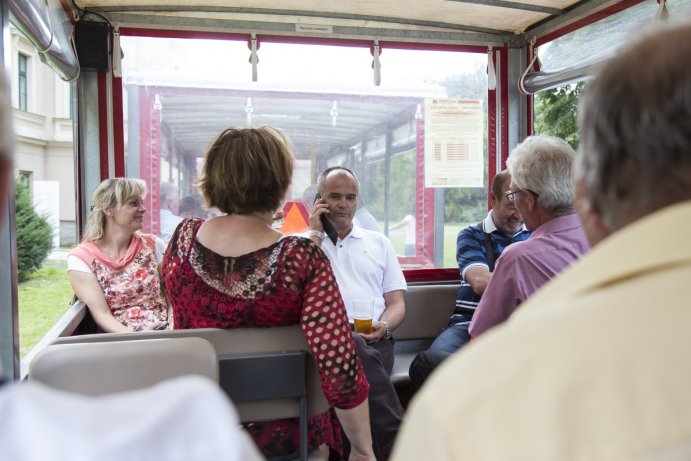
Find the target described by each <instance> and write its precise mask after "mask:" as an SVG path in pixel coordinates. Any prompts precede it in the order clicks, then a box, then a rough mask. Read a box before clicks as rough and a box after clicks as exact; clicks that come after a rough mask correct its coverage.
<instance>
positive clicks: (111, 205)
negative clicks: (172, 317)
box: [67, 178, 169, 332]
mask: <svg viewBox="0 0 691 461" xmlns="http://www.w3.org/2000/svg"><path fill="white" fill-rule="evenodd" d="M145 195H146V184H145V183H144V181H142V180H141V179H129V178H112V179H107V180H105V181H103V182H102V183H101V184H100V185H99V186H98V187H97V188H96V191H94V195H93V198H92V200H93V207H92V209H91V214H90V215H89V219H88V221H87V225H86V231H85V233H84V239H83V241H82V243H80V244H79V245H78V246H77V247H76V248H74V249H73V250H72V251H71V252H70V254H69V256H68V257H67V277H68V278H69V280H70V283H71V284H72V290H73V291H74V293H75V295H77V298H79V299H80V300H82V301H84V303H86V305H87V306H88V308H89V311H90V312H91V315H92V316H93V318H94V320H95V321H96V323H97V324H98V326H99V327H101V329H103V331H105V332H123V331H141V330H151V329H154V328H155V329H161V328H165V327H166V325H167V323H168V310H169V309H168V304H167V302H166V299H165V296H164V293H163V290H162V288H161V281H160V277H159V273H158V263H159V262H160V260H161V258H162V256H163V251H165V248H164V245H163V242H162V241H161V239H159V238H158V237H156V236H155V235H151V234H142V233H141V232H140V229H141V228H142V225H143V218H144V212H145V211H146V208H144V202H143V200H144V196H145Z"/></svg>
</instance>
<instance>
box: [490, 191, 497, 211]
mask: <svg viewBox="0 0 691 461" xmlns="http://www.w3.org/2000/svg"><path fill="white" fill-rule="evenodd" d="M498 202H499V200H498V199H497V196H496V195H494V192H491V191H490V193H489V204H490V205H491V206H492V209H494V208H496V206H497V203H498Z"/></svg>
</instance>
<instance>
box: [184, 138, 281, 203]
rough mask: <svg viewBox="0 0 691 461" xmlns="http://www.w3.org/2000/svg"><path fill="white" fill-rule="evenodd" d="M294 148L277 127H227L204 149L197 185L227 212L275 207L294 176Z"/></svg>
mask: <svg viewBox="0 0 691 461" xmlns="http://www.w3.org/2000/svg"><path fill="white" fill-rule="evenodd" d="M293 162H294V160H293V152H292V149H291V146H290V142H289V140H288V138H287V137H286V136H285V135H284V134H283V133H282V132H281V131H280V130H278V129H276V128H273V127H269V126H262V127H259V128H244V129H237V128H228V129H226V130H224V131H223V132H221V134H219V135H218V137H216V139H215V140H214V141H213V142H212V143H211V146H209V149H208V150H207V152H206V158H205V160H204V168H203V170H202V175H201V178H200V179H199V183H198V185H199V189H200V190H201V192H202V194H204V199H205V201H206V205H207V206H208V207H216V208H218V209H219V210H221V211H222V212H224V213H228V214H248V213H253V212H257V211H260V212H262V211H274V210H275V209H276V208H278V207H279V206H280V205H281V201H282V200H283V198H284V196H285V194H286V191H287V190H288V187H289V186H290V183H291V181H292V179H293Z"/></svg>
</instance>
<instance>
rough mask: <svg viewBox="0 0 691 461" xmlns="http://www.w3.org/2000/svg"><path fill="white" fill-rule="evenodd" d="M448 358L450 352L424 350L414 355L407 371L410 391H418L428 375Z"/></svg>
mask: <svg viewBox="0 0 691 461" xmlns="http://www.w3.org/2000/svg"><path fill="white" fill-rule="evenodd" d="M450 356H451V352H446V351H434V350H426V351H424V352H420V353H419V354H418V355H416V356H415V358H414V359H413V361H412V363H411V364H410V368H409V369H408V374H409V375H410V387H411V390H412V391H413V392H417V391H419V390H420V388H421V387H422V385H423V384H424V383H425V381H426V380H427V378H429V375H431V374H432V372H433V371H434V370H435V369H436V368H437V367H438V366H439V365H441V363H442V362H443V361H444V360H446V359H447V358H448V357H450Z"/></svg>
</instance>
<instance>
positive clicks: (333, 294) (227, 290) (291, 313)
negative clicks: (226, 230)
mask: <svg viewBox="0 0 691 461" xmlns="http://www.w3.org/2000/svg"><path fill="white" fill-rule="evenodd" d="M202 223H203V221H202V220H200V219H196V218H193V219H186V220H184V221H183V222H182V224H181V225H180V226H178V228H177V230H176V232H175V234H173V237H172V239H171V241H170V244H169V245H168V249H167V251H166V253H165V255H164V257H163V262H162V263H161V264H162V273H163V282H164V284H165V290H166V292H167V294H168V298H169V299H170V301H171V303H172V305H173V312H174V317H175V328H180V329H183V328H209V327H213V328H242V327H278V326H284V325H297V324H299V325H300V326H301V327H302V330H303V331H304V333H305V337H306V338H307V344H308V345H309V347H310V349H311V352H312V354H313V355H314V357H315V359H316V362H317V366H318V368H319V374H320V377H321V383H322V388H323V389H324V394H325V395H326V398H327V400H328V401H329V403H330V404H331V405H332V406H335V407H338V408H343V409H348V408H353V407H355V406H357V405H359V404H360V403H362V402H363V401H364V400H365V398H367V394H368V393H369V384H368V383H367V380H366V378H365V375H364V372H363V369H362V364H361V363H360V359H359V358H358V356H357V353H356V351H355V344H354V342H353V339H352V337H351V332H350V328H349V325H348V319H347V317H346V311H345V307H344V305H343V301H342V299H341V296H340V293H339V291H338V285H337V284H336V279H335V278H334V275H333V272H332V271H331V266H330V264H329V261H328V259H327V258H326V256H325V255H324V253H322V251H321V249H319V247H318V246H317V245H315V244H314V242H312V241H311V240H308V239H305V238H302V237H294V236H286V237H284V238H282V239H281V240H280V241H278V242H277V243H275V244H273V245H271V246H269V247H267V248H262V249H259V250H257V251H254V252H252V253H248V254H246V255H243V256H238V257H226V256H221V255H219V254H217V253H214V252H213V251H211V250H209V249H208V248H206V247H204V246H202V245H201V244H200V243H199V242H197V239H196V235H197V232H198V231H199V228H200V226H201V225H202ZM245 427H246V429H247V430H248V431H249V433H250V434H251V435H252V437H254V440H255V442H256V443H257V445H258V446H259V447H260V449H261V450H262V452H263V453H264V455H265V456H267V457H269V456H277V455H283V454H289V453H296V452H297V451H298V450H299V428H298V423H297V419H283V420H278V421H270V422H264V423H251V424H247V425H246V426H245ZM341 442H342V440H341V435H340V428H339V426H338V422H337V420H336V416H335V414H334V413H333V411H329V412H327V413H324V414H321V415H316V416H312V417H310V421H309V446H310V447H311V448H312V447H317V446H319V445H320V444H323V443H326V444H328V445H329V446H330V447H332V448H333V449H334V450H335V451H336V452H338V453H340V452H341V448H342V443H341Z"/></svg>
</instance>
